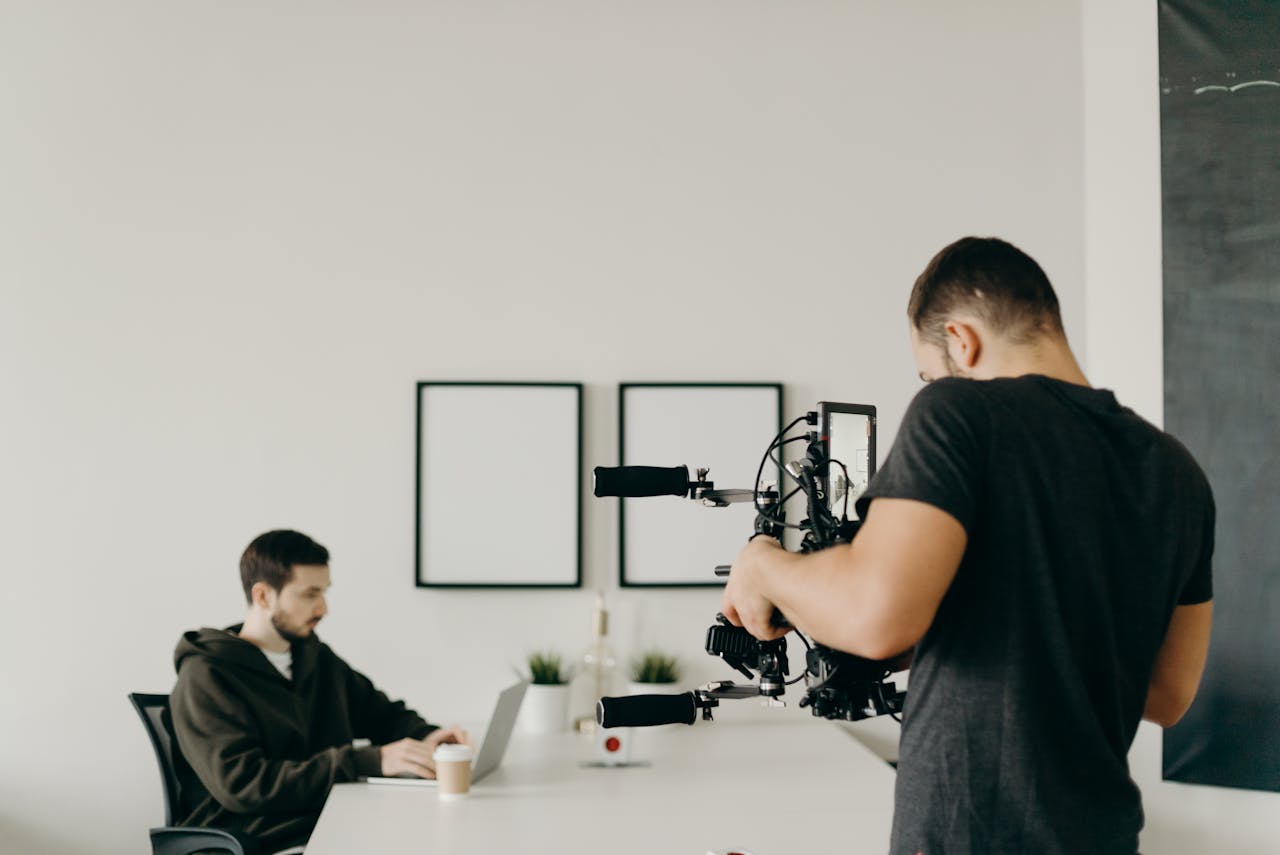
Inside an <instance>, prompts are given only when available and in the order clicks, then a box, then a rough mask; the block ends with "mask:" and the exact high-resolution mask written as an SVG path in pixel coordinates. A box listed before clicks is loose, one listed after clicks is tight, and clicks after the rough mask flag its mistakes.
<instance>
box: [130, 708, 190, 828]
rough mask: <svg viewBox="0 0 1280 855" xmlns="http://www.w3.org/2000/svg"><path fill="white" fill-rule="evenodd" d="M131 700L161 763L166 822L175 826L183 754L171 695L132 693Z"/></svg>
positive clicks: (179, 795) (179, 803)
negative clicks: (171, 707) (172, 709)
mask: <svg viewBox="0 0 1280 855" xmlns="http://www.w3.org/2000/svg"><path fill="white" fill-rule="evenodd" d="M129 701H130V703H132V704H133V708H134V709H135V710H137V711H138V717H139V718H141V719H142V724H143V726H144V727H146V729H147V736H149V737H151V747H152V748H154V749H155V752H156V763H157V764H158V765H159V766H160V779H161V781H162V782H163V783H164V824H165V825H173V824H174V822H175V821H176V820H177V817H175V816H174V814H175V812H176V811H177V810H178V809H180V808H181V806H182V788H181V784H180V783H179V779H178V771H177V764H178V762H180V761H181V757H182V753H181V752H180V751H179V749H178V744H177V740H176V739H175V738H174V735H173V721H172V719H171V718H170V716H169V696H168V695H144V694H141V693H139V692H131V693H130V694H129Z"/></svg>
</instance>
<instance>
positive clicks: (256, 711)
mask: <svg viewBox="0 0 1280 855" xmlns="http://www.w3.org/2000/svg"><path fill="white" fill-rule="evenodd" d="M328 564H329V552H328V550H326V549H325V548H324V547H323V546H321V545H320V544H318V543H316V542H315V541H313V540H312V539H311V538H309V537H307V536H306V535H305V534H300V533H299V532H296V531H269V532H267V533H266V534H264V535H261V536H260V537H258V538H256V539H255V540H254V541H253V542H252V543H250V544H249V547H248V548H247V549H246V550H245V552H244V555H243V556H242V557H241V559H240V578H241V581H242V583H243V584H244V593H245V597H246V598H247V599H248V601H249V610H248V613H247V614H246V615H245V620H244V623H243V624H240V625H237V626H232V627H228V628H227V629H225V630H221V629H208V628H205V629H200V630H194V631H191V632H188V633H185V634H184V635H183V637H182V639H181V640H180V641H179V642H178V647H177V649H176V650H175V651H174V661H175V667H176V668H177V671H178V681H177V684H176V685H175V686H174V688H173V693H172V695H171V696H170V708H171V710H172V715H173V729H174V732H175V735H176V736H177V740H178V745H179V747H180V748H181V751H182V755H183V757H184V758H185V759H186V761H187V763H189V764H190V767H191V768H190V769H189V770H188V769H185V768H180V770H179V775H180V777H183V778H184V780H183V781H182V791H183V799H182V801H183V802H184V805H183V807H182V810H184V811H186V815H185V816H183V817H182V820H181V824H182V825H195V826H215V827H220V828H232V829H238V830H241V831H243V832H245V833H246V834H249V835H251V836H253V837H254V838H256V839H257V840H258V841H259V843H260V844H262V846H263V849H264V851H272V850H273V849H279V848H282V847H285V846H291V845H296V844H299V843H304V842H305V841H306V839H307V838H308V837H309V836H310V834H311V830H312V828H314V826H315V823H316V819H317V818H318V817H319V815H320V809H321V808H322V807H323V806H324V802H325V799H326V798H327V797H328V794H329V788H330V787H331V786H332V785H333V784H335V783H340V782H343V781H354V780H356V778H357V777H358V776H362V775H417V776H420V777H424V778H431V777H434V776H435V767H434V765H433V763H432V759H431V755H432V752H433V751H434V750H435V747H436V745H438V744H440V743H441V742H468V743H469V740H468V737H467V734H466V732H465V731H462V730H459V729H457V728H440V727H437V726H435V725H431V724H428V723H427V722H426V721H425V720H423V718H422V717H421V716H419V715H418V714H417V713H416V712H414V711H413V710H411V709H408V708H407V707H405V705H404V703H403V702H402V701H394V702H393V701H391V700H389V699H388V698H387V696H386V695H384V694H383V693H382V692H380V691H379V690H378V689H376V688H375V687H374V685H373V683H371V682H370V681H369V680H368V678H366V677H365V676H364V675H363V674H361V673H359V672H358V671H355V670H354V669H352V668H351V666H349V665H348V664H347V663H346V662H344V661H342V660H341V659H340V658H338V656H337V655H336V654H335V653H334V652H333V651H332V650H331V649H329V646H328V645H326V644H324V643H323V642H321V641H320V640H319V639H318V638H316V635H315V627H316V624H317V623H319V622H320V619H321V618H322V617H324V615H325V612H326V610H327V609H326V606H325V598H324V595H325V590H326V589H327V588H328V587H329V566H328ZM357 738H362V739H368V740H370V741H371V742H372V745H370V746H368V747H362V748H356V747H354V746H353V745H352V740H354V739H357ZM179 766H180V767H181V766H182V764H179ZM192 772H194V775H193V774H191V773H192Z"/></svg>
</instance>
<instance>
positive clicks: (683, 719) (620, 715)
mask: <svg viewBox="0 0 1280 855" xmlns="http://www.w3.org/2000/svg"><path fill="white" fill-rule="evenodd" d="M695 720H697V706H696V705H695V704H694V702H693V692H685V693H684V694H680V695H631V696H629V697H625V698H601V699H600V700H599V701H597V702H596V722H597V723H598V724H599V725H600V726H601V727H652V726H654V725H659V724H693V723H694V721H695Z"/></svg>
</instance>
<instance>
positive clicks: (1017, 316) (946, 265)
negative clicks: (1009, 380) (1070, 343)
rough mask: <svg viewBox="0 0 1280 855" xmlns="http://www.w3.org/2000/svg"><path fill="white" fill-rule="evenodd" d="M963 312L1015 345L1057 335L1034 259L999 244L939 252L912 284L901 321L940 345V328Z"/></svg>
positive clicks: (1052, 300) (964, 242) (1053, 302)
mask: <svg viewBox="0 0 1280 855" xmlns="http://www.w3.org/2000/svg"><path fill="white" fill-rule="evenodd" d="M963 310H967V311H970V312H973V313H974V314H976V315H977V316H978V317H979V318H981V319H982V320H983V321H984V322H985V323H986V324H987V325H988V326H989V327H990V328H991V330H992V332H995V333H997V334H999V335H1002V336H1004V337H1006V338H1008V339H1009V340H1011V341H1014V342H1016V343H1018V344H1027V343H1029V342H1031V341H1032V340H1034V339H1035V338H1037V337H1038V336H1041V335H1046V334H1050V335H1054V334H1056V335H1062V334H1063V328H1062V314H1061V311H1060V310H1059V308H1058V295H1057V294H1055V293H1054V291H1053V286H1052V285H1050V284H1049V277H1048V276H1045V273H1044V270H1042V269H1041V268H1040V265H1039V264H1037V263H1036V261H1035V259H1033V258H1032V257H1031V256H1029V255H1027V254H1026V253H1025V252H1023V251H1022V250H1020V249H1018V248H1017V247H1016V246H1014V245H1013V244H1011V243H1008V242H1006V241H1003V240H1000V239H999V238H977V237H966V238H961V239H960V240H958V241H956V242H955V243H953V244H951V245H950V246H947V247H944V248H943V249H942V251H940V252H939V253H938V254H937V255H935V256H934V257H933V259H932V260H931V261H930V262H929V265H928V266H927V267H926V268H925V269H924V272H923V273H921V274H920V278H918V279H916V284H915V287H914V288H912V289H911V299H910V301H909V302H908V303H907V317H909V318H910V319H911V325H912V326H913V327H915V329H916V331H917V332H918V333H919V335H920V337H921V338H923V339H924V340H926V341H930V342H933V343H934V344H942V343H944V342H945V340H946V333H945V332H944V329H943V328H944V326H945V324H946V322H947V320H948V319H949V318H951V317H954V316H955V313H956V312H957V311H963Z"/></svg>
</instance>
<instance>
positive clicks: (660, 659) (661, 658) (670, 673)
mask: <svg viewBox="0 0 1280 855" xmlns="http://www.w3.org/2000/svg"><path fill="white" fill-rule="evenodd" d="M631 679H632V680H634V681H635V682H637V683H675V682H677V681H678V680H679V679H680V660H678V659H676V658H675V657H674V656H667V655H666V654H665V653H659V652H658V651H656V650H651V651H648V652H646V653H643V654H641V655H640V656H639V657H637V658H636V659H634V660H633V661H632V663H631Z"/></svg>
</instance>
